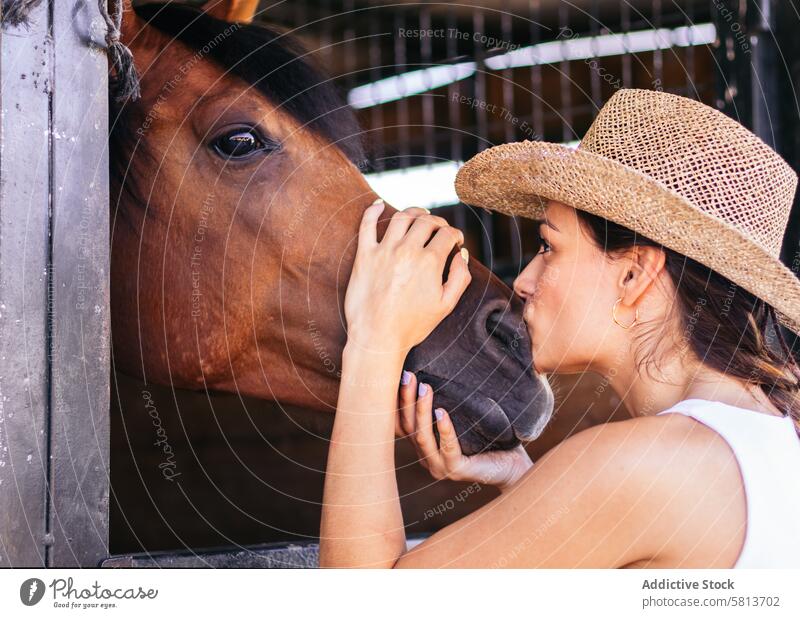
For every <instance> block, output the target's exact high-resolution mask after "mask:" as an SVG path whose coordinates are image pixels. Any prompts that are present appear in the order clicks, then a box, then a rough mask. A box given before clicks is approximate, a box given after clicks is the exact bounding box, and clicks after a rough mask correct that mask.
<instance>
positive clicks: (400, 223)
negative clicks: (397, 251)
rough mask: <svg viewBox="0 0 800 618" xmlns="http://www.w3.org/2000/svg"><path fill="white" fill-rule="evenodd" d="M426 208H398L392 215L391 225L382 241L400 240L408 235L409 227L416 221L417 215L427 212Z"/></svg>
mask: <svg viewBox="0 0 800 618" xmlns="http://www.w3.org/2000/svg"><path fill="white" fill-rule="evenodd" d="M427 212H428V211H427V210H425V209H424V208H406V209H405V210H398V211H397V212H396V213H394V214H393V215H392V218H391V220H390V221H389V225H388V226H387V228H386V233H385V234H384V235H383V238H382V239H381V242H382V243H383V242H387V241H388V242H390V243H393V242H398V241H400V240H402V238H403V236H405V235H406V232H407V231H408V228H409V227H411V224H412V223H414V220H415V219H417V217H420V216H422V215H425V214H427Z"/></svg>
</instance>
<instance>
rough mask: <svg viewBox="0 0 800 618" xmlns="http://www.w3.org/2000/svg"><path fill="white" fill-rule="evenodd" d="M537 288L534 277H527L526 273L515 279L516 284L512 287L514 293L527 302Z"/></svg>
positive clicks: (523, 272)
mask: <svg viewBox="0 0 800 618" xmlns="http://www.w3.org/2000/svg"><path fill="white" fill-rule="evenodd" d="M535 287H536V282H535V281H534V280H533V277H526V276H525V271H522V272H521V273H520V274H519V276H518V277H517V278H516V279H514V284H513V286H512V288H513V289H514V293H515V294H516V295H517V296H519V297H521V298H522V299H524V300H527V299H528V297H529V296H530V295H532V294H533V291H534V289H535Z"/></svg>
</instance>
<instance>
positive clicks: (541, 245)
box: [536, 237, 551, 255]
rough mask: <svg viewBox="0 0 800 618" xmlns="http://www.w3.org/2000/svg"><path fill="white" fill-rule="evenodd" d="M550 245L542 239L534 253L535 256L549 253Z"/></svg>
mask: <svg viewBox="0 0 800 618" xmlns="http://www.w3.org/2000/svg"><path fill="white" fill-rule="evenodd" d="M550 248H551V247H550V243H548V242H547V241H546V240H545V239H544V238H543V237H542V238H541V239H540V241H539V251H537V252H536V255H539V254H542V253H547V252H549V251H550Z"/></svg>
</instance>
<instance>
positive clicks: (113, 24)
mask: <svg viewBox="0 0 800 618" xmlns="http://www.w3.org/2000/svg"><path fill="white" fill-rule="evenodd" d="M41 2H42V0H3V3H2V13H1V14H0V18H1V19H0V23H1V24H2V25H3V26H6V25H9V26H20V25H25V26H27V25H29V18H30V13H31V11H32V10H33V9H34V8H35V7H36V6H37V5H38V4H41ZM107 3H108V4H112V5H113V10H112V11H111V13H109V10H108V6H107ZM97 6H98V8H99V9H100V15H101V16H102V18H103V19H104V20H105V22H106V54H107V55H108V57H109V60H110V61H111V67H112V68H113V69H114V77H113V78H112V79H111V80H110V82H109V87H110V89H111V92H112V94H113V96H114V98H115V99H116V100H117V101H123V100H125V99H129V98H130V99H131V100H132V101H135V100H136V99H138V98H139V97H140V96H141V91H140V89H139V74H138V73H137V72H136V67H135V66H134V64H133V54H132V53H131V50H130V49H129V48H128V47H127V45H125V44H124V43H123V42H122V41H120V36H121V35H122V32H121V29H122V10H123V0H97Z"/></svg>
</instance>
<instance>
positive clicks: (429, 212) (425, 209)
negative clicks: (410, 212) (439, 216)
mask: <svg viewBox="0 0 800 618" xmlns="http://www.w3.org/2000/svg"><path fill="white" fill-rule="evenodd" d="M422 210H424V211H425V212H427V213H428V214H431V211H430V210H428V209H427V208H423V209H422Z"/></svg>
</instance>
